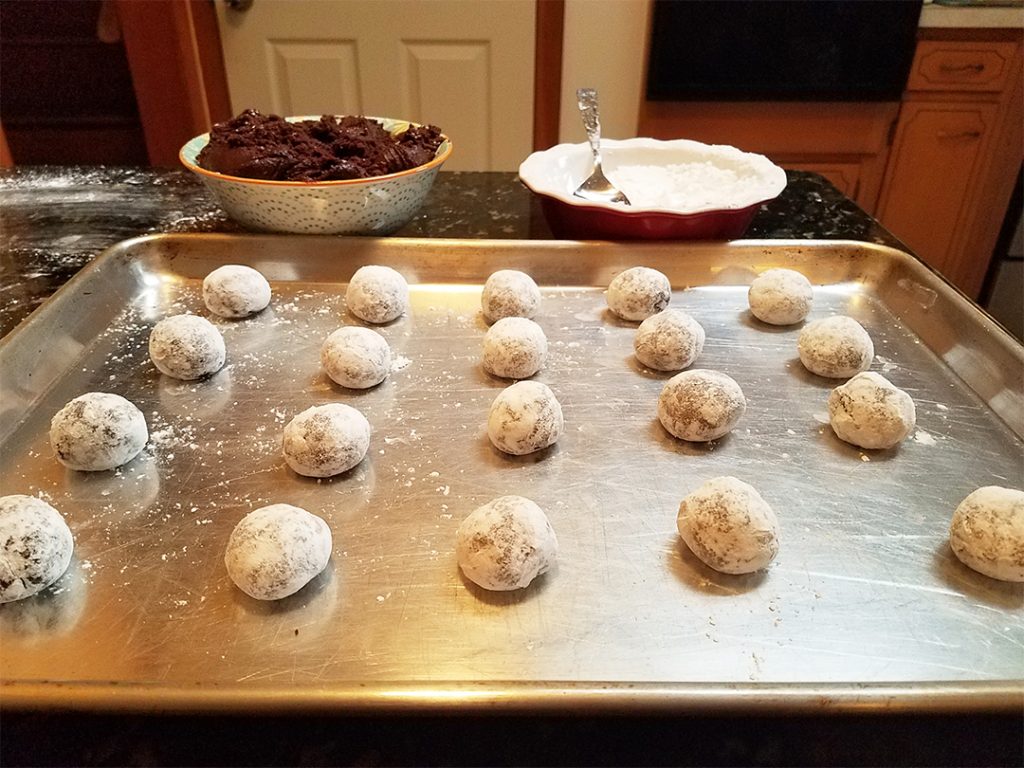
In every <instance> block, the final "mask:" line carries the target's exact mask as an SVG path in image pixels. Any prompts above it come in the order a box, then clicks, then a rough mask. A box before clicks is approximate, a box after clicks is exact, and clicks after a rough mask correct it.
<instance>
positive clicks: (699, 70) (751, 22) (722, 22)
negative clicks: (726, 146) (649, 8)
mask: <svg viewBox="0 0 1024 768" xmlns="http://www.w3.org/2000/svg"><path fill="white" fill-rule="evenodd" d="M920 13H921V4H920V3H919V2H915V1H914V0H733V1H732V2H720V1H717V0H716V1H713V2H699V1H698V0H656V2H655V4H654V15H653V24H652V30H651V49H650V63H649V67H648V76H647V98H648V99H650V100H652V101H710V100H731V101H751V100H767V99H784V100H802V101H890V100H893V101H895V100H898V99H899V98H900V94H901V92H902V91H903V87H904V85H905V84H906V81H907V75H908V73H909V71H910V64H911V61H912V59H913V55H914V42H915V38H916V34H917V22H918V16H919V15H920Z"/></svg>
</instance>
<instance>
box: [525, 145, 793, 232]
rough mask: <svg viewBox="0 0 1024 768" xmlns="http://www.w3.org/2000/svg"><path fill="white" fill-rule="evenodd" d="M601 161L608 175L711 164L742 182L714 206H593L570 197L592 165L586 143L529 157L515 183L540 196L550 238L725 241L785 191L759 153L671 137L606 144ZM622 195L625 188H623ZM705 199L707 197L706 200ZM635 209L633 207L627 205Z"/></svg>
mask: <svg viewBox="0 0 1024 768" xmlns="http://www.w3.org/2000/svg"><path fill="white" fill-rule="evenodd" d="M601 155H602V160H603V164H604V169H605V173H606V175H608V176H609V177H610V178H611V177H614V176H615V174H616V171H618V170H619V169H627V168H630V167H636V166H655V167H662V168H663V167H665V166H675V165H687V164H691V163H699V164H704V163H709V164H710V165H711V166H713V168H714V169H720V170H722V171H731V172H732V173H734V174H736V176H738V177H741V178H743V179H744V180H745V183H744V185H743V187H742V188H741V189H738V190H737V192H736V193H735V194H732V193H730V195H731V196H729V197H728V198H727V199H722V197H723V195H722V194H718V195H717V196H716V202H715V203H714V204H710V205H709V204H707V203H704V202H702V198H701V197H700V196H699V195H698V196H696V197H692V198H691V199H689V200H682V199H675V200H672V201H671V204H670V205H666V204H665V203H664V202H662V203H661V204H653V205H652V204H647V205H644V204H642V202H641V204H634V205H631V206H623V205H613V204H611V203H592V202H588V201H586V200H583V199H581V198H578V197H574V196H573V191H574V190H575V189H576V188H577V187H578V186H579V185H580V183H581V182H582V181H583V180H584V179H585V178H586V177H587V176H588V175H589V174H590V171H591V169H592V167H593V160H592V155H591V153H590V145H589V144H559V145H557V146H554V147H552V148H551V149H546V150H544V151H542V152H534V153H533V154H532V155H530V156H529V157H528V158H526V160H524V161H523V163H522V165H520V166H519V179H520V180H521V181H522V182H523V184H525V185H526V186H527V187H528V188H529V189H530V190H531V191H532V192H533V193H535V194H536V195H537V196H538V197H539V198H540V203H541V209H542V210H543V211H544V217H545V218H546V219H547V222H548V225H549V226H550V227H551V231H552V232H554V234H555V236H556V237H565V238H573V239H578V240H595V239H596V240H638V239H661V240H675V239H678V240H728V239H732V238H736V237H741V236H742V235H743V233H744V232H745V231H746V229H747V227H748V226H749V225H750V221H751V219H753V218H754V214H755V213H756V212H757V209H758V207H759V206H760V205H761V204H762V203H766V202H768V201H769V200H773V199H774V198H776V197H778V195H779V193H780V192H782V190H783V189H784V188H785V186H786V172H785V171H783V170H782V169H781V168H780V167H779V166H777V165H775V164H774V163H773V162H772V161H771V160H769V159H768V158H766V157H764V156H763V155H757V154H753V153H750V152H742V151H740V150H738V149H736V148H735V147H729V146H721V145H711V144H701V143H700V142H697V141H688V140H686V139H676V140H672V141H659V140H657V139H625V140H621V141H616V140H613V139H612V140H605V141H602V142H601ZM624 191H626V192H627V194H628V190H624ZM704 199H707V198H704ZM633 202H634V203H636V202H637V201H635V200H634V201H633Z"/></svg>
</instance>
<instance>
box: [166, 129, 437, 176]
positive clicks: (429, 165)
mask: <svg viewBox="0 0 1024 768" xmlns="http://www.w3.org/2000/svg"><path fill="white" fill-rule="evenodd" d="M371 119H372V118H371ZM401 122H407V121H404V120H403V121H401ZM409 126H410V127H411V126H417V127H419V126H420V124H419V123H409ZM406 130H408V129H406ZM203 136H206V137H207V138H206V140H207V142H209V140H210V138H209V136H210V134H209V132H207V133H205V134H203V133H201V134H199V136H195V137H193V138H191V139H189V140H188V141H187V142H185V144H184V146H182V148H181V149H179V150H178V160H179V161H181V164H182V165H184V166H185V167H186V168H188V169H189V170H190V171H192V172H193V173H198V174H199V175H200V176H208V177H209V178H211V179H218V180H220V181H237V182H242V183H243V184H261V185H263V186H270V187H307V188H308V187H342V186H347V185H355V184H366V183H368V182H377V181H389V180H391V179H399V178H401V177H402V176H410V175H412V174H414V173H422V172H423V171H427V170H430V169H431V168H436V167H437V166H439V165H441V163H443V162H444V161H445V160H447V159H448V155H450V154H451V153H452V141H451V139H449V138H448V136H447V135H446V134H443V133H442V134H441V138H442V142H441V146H445V145H446V144H447V149H445V151H444V152H442V153H441V154H440V155H437V156H435V157H434V159H433V160H431V161H430V162H428V163H424V164H423V165H417V166H416V167H415V168H408V169H406V170H404V171H398V172H396V173H388V174H385V175H384V176H366V177H364V178H361V179H331V180H330V181H277V180H276V179H248V178H246V177H245V176H231V175H229V174H227V173H217V171H209V170H207V169H206V168H202V167H200V166H199V165H197V164H196V163H193V162H192V161H191V160H189V159H187V158H186V157H185V147H187V146H188V145H189V144H191V143H192V142H193V141H195V140H196V139H198V138H201V137H203ZM204 146H205V145H204ZM200 151H202V150H200ZM196 154H197V155H198V153H196Z"/></svg>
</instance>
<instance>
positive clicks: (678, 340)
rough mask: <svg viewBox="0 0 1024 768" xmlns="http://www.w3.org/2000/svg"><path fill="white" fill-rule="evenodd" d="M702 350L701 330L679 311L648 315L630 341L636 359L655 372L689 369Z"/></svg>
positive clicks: (702, 332)
mask: <svg viewBox="0 0 1024 768" xmlns="http://www.w3.org/2000/svg"><path fill="white" fill-rule="evenodd" d="M703 350H704V328H703V327H702V326H701V324H700V323H698V322H697V321H696V320H694V319H693V318H692V317H690V315H688V314H687V313H686V312H684V311H683V310H681V309H666V310H665V311H664V312H659V313H658V314H656V315H651V316H650V317H648V318H647V319H646V320H644V321H643V322H642V323H640V327H639V328H637V331H636V336H635V337H633V351H634V352H635V353H636V359H637V360H639V361H640V362H641V363H642V364H643V365H646V366H647V367H648V368H653V369H654V370H656V371H681V370H682V369H683V368H689V367H690V365H692V364H693V361H694V360H696V359H697V357H698V356H699V355H700V353H701V352H702V351H703Z"/></svg>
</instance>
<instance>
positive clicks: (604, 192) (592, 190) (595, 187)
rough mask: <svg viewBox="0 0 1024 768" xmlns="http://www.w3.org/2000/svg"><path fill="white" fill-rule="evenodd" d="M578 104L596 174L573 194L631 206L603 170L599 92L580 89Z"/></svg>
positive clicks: (594, 200) (590, 199) (591, 199)
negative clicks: (598, 113) (598, 112)
mask: <svg viewBox="0 0 1024 768" xmlns="http://www.w3.org/2000/svg"><path fill="white" fill-rule="evenodd" d="M576 102H577V104H578V105H579V108H580V115H582V117H583V127H584V128H585V129H586V131H587V139H588V140H589V141H590V149H591V151H592V152H593V153H594V172H593V173H591V174H590V176H588V177H587V179H586V181H584V182H583V183H582V184H580V185H579V187H577V189H576V191H575V192H573V195H574V196H575V197H580V198H583V199H584V200H589V201H590V202H592V203H621V204H622V205H630V202H629V199H628V198H627V197H626V196H625V195H624V194H622V192H621V191H619V190H618V189H616V188H615V187H614V186H613V185H612V183H611V182H610V181H608V179H606V178H605V175H604V171H603V170H601V121H600V119H599V118H598V116H597V91H595V90H594V89H593V88H579V89H577V91H576Z"/></svg>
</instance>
